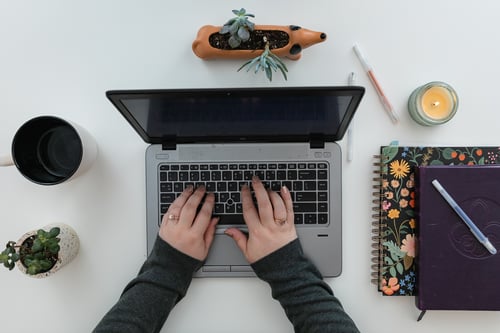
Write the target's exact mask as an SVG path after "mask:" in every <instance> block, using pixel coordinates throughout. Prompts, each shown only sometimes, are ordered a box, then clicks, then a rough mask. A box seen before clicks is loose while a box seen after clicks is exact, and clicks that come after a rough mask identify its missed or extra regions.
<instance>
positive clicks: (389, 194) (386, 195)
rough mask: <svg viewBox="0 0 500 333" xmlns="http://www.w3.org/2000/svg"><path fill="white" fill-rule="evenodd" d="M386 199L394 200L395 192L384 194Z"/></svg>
mask: <svg viewBox="0 0 500 333" xmlns="http://www.w3.org/2000/svg"><path fill="white" fill-rule="evenodd" d="M384 197H385V198H386V199H388V200H391V199H392V198H394V192H389V191H387V192H385V193H384Z"/></svg>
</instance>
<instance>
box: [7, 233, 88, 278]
mask: <svg viewBox="0 0 500 333" xmlns="http://www.w3.org/2000/svg"><path fill="white" fill-rule="evenodd" d="M53 227H59V228H60V230H61V231H60V233H59V236H57V237H58V238H59V239H60V241H59V247H60V248H61V249H60V250H59V253H58V258H57V262H56V264H55V265H54V266H53V267H52V268H51V269H50V270H48V271H47V272H44V273H39V274H35V275H29V274H28V273H27V269H26V267H25V266H24V265H23V264H22V263H21V260H19V261H17V262H16V264H17V268H19V270H20V271H21V272H23V273H25V274H26V275H28V276H30V277H33V278H44V277H47V276H49V275H52V274H54V273H55V272H56V271H58V270H59V269H61V268H62V267H63V266H65V265H66V264H68V263H69V262H71V261H72V260H73V259H74V258H75V257H76V255H77V254H78V250H79V249H80V240H79V239H78V235H77V234H76V232H75V230H73V228H72V227H70V226H69V225H67V224H64V223H54V224H49V225H47V226H45V227H43V228H42V229H43V230H45V231H49V230H50V229H51V228H53ZM36 233H37V230H33V231H29V232H27V233H25V234H24V235H23V236H22V237H21V238H20V239H19V240H18V241H17V244H18V245H21V244H22V243H23V242H24V241H25V240H26V239H28V238H29V237H31V236H33V235H36Z"/></svg>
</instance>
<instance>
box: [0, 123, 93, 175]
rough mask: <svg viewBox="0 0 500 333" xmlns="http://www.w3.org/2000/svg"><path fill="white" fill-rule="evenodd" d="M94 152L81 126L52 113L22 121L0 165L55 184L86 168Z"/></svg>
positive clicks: (91, 139)
mask: <svg viewBox="0 0 500 333" xmlns="http://www.w3.org/2000/svg"><path fill="white" fill-rule="evenodd" d="M96 156H97V144H96V142H95V140H94V139H93V138H92V136H91V135H90V134H89V133H88V132H87V131H86V130H85V129H84V128H82V127H81V126H79V125H77V124H75V123H72V122H69V121H66V120H64V119H61V118H58V117H54V116H40V117H36V118H33V119H30V120H28V121H27V122H25V123H24V124H23V125H22V126H21V127H20V128H19V129H18V130H17V132H16V134H15V135H14V139H13V140H12V151H11V155H10V156H4V157H0V166H11V165H15V166H16V167H17V169H18V170H19V172H20V173H21V174H22V175H23V176H24V177H26V178H27V179H28V180H30V181H32V182H34V183H36V184H40V185H55V184H60V183H62V182H65V181H68V180H70V179H74V178H75V177H77V176H78V175H81V174H82V173H84V172H85V171H87V170H88V169H89V168H90V166H91V165H92V163H93V162H94V160H95V159H96Z"/></svg>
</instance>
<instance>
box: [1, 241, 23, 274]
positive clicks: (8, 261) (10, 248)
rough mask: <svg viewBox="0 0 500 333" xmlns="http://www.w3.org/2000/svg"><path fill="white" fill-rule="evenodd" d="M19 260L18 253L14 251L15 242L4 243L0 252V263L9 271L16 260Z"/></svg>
mask: <svg viewBox="0 0 500 333" xmlns="http://www.w3.org/2000/svg"><path fill="white" fill-rule="evenodd" d="M18 260H19V253H17V251H16V242H12V241H10V242H7V244H6V245H5V250H3V251H2V253H0V263H2V264H3V265H4V266H5V267H7V268H8V269H9V271H11V270H12V269H13V268H14V266H15V264H16V261H18Z"/></svg>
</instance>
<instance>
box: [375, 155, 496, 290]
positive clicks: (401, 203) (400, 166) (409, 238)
mask: <svg viewBox="0 0 500 333" xmlns="http://www.w3.org/2000/svg"><path fill="white" fill-rule="evenodd" d="M378 158H379V161H378V162H377V163H375V165H376V167H377V170H376V171H375V172H376V174H377V176H376V177H375V178H374V181H375V184H374V188H375V189H376V191H375V192H374V193H373V194H374V196H375V197H376V198H375V200H374V201H373V202H374V205H375V206H374V211H375V213H374V215H373V218H374V221H373V222H372V225H373V229H372V233H373V234H374V235H373V237H372V239H373V248H374V250H373V252H372V255H373V265H372V282H373V283H374V284H376V285H377V286H378V290H379V291H380V292H382V294H383V295H386V296H414V295H416V294H417V293H416V288H415V286H416V278H417V276H416V268H415V257H416V256H418V251H417V249H416V246H415V244H416V237H418V235H417V234H416V227H417V223H418V221H417V219H416V214H415V168H416V166H425V165H484V164H500V147H405V146H398V145H390V146H383V147H381V149H380V155H379V156H377V159H378Z"/></svg>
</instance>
